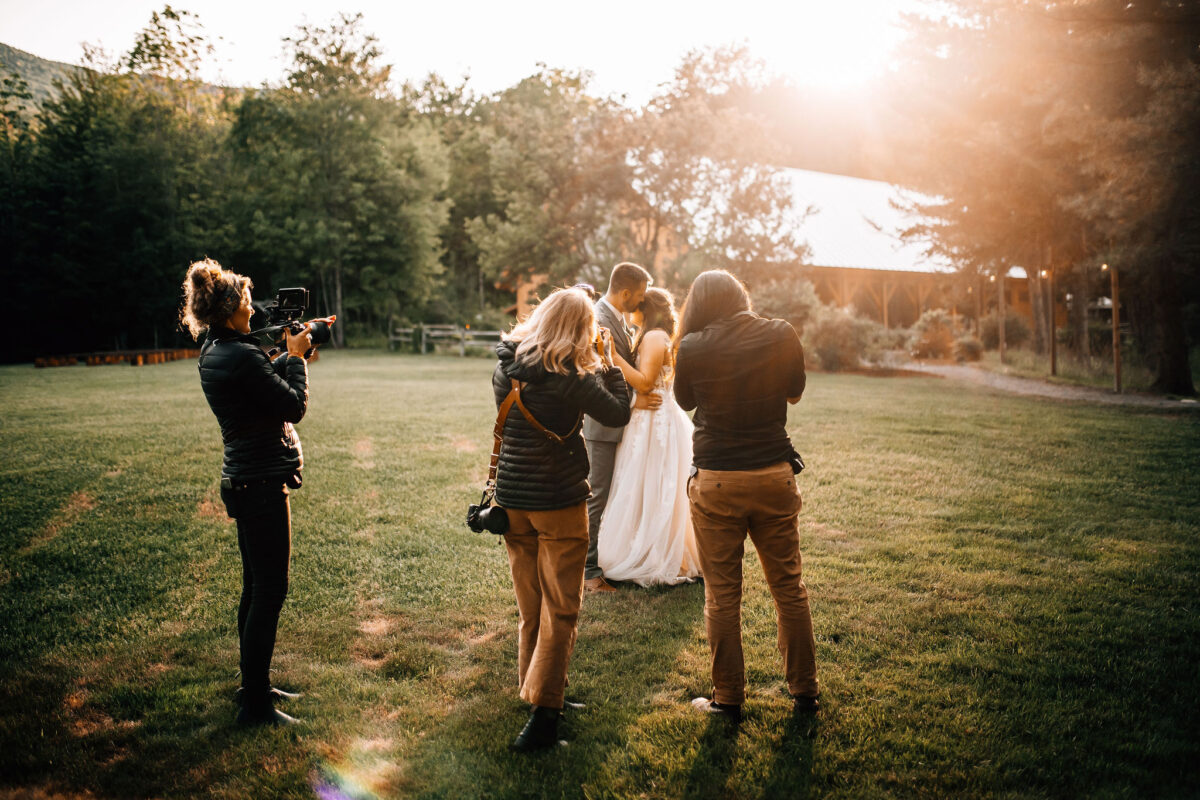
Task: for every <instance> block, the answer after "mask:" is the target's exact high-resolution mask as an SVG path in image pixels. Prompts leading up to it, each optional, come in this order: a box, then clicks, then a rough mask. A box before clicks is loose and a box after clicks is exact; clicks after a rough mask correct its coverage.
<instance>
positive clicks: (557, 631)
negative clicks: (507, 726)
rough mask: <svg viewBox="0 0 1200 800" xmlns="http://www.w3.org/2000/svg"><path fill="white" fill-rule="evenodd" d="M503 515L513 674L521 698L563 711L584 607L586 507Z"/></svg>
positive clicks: (580, 504) (586, 537) (582, 505)
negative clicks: (513, 606) (512, 595)
mask: <svg viewBox="0 0 1200 800" xmlns="http://www.w3.org/2000/svg"><path fill="white" fill-rule="evenodd" d="M506 510H507V512H508V523H509V529H508V533H506V534H505V535H504V544H505V545H506V546H507V548H508V563H509V566H510V567H511V568H512V579H513V590H514V591H515V592H516V595H517V610H518V611H519V612H520V615H521V621H520V623H519V626H518V645H517V647H518V650H517V674H518V679H519V682H520V683H519V685H520V691H521V698H522V699H523V700H525V701H526V702H529V703H532V704H533V705H535V706H543V707H545V708H562V705H563V692H564V690H565V687H566V684H567V666H568V665H569V663H570V661H571V651H572V650H574V648H575V627H576V622H577V621H578V619H579V607H580V605H581V604H582V603H583V566H584V561H585V560H586V559H587V549H588V516H587V504H586V503H579V504H577V505H573V506H570V507H568V508H560V509H556V510H554V511H520V510H517V509H511V508H510V509H506Z"/></svg>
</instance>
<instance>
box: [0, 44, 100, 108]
mask: <svg viewBox="0 0 1200 800" xmlns="http://www.w3.org/2000/svg"><path fill="white" fill-rule="evenodd" d="M77 69H81V67H77V66H72V65H71V64H64V63H63V62H61V61H50V60H49V59H45V58H40V57H38V56H35V55H34V54H33V53H26V52H25V51H24V50H18V49H17V48H15V47H10V46H9V45H6V44H4V43H3V42H0V78H2V77H5V76H7V75H8V74H9V73H16V74H17V75H20V76H21V77H22V78H24V79H25V82H26V83H28V84H29V91H30V93H32V94H33V101H32V103H31V105H32V106H33V108H31V109H30V111H33V110H36V108H38V107H40V106H41V105H42V103H44V102H46V101H47V100H49V99H50V98H51V97H53V96H54V81H55V80H66V79H67V77H68V76H70V74H71V73H72V72H73V71H74V70H77Z"/></svg>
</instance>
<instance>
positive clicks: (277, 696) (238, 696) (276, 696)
mask: <svg viewBox="0 0 1200 800" xmlns="http://www.w3.org/2000/svg"><path fill="white" fill-rule="evenodd" d="M267 692H268V693H269V694H270V695H271V700H272V701H273V702H275V703H279V702H282V701H285V700H299V699H300V698H301V697H303V696H304V695H302V694H300V692H285V691H284V690H283V689H280V688H278V687H276V686H272V687H271V688H270V689H268V690H267ZM245 696H246V687H244V686H239V687H238V690H237V691H236V692H235V693H234V695H233V702H234V703H235V704H237V705H239V706H240V705H242V703H243V702H244V698H245Z"/></svg>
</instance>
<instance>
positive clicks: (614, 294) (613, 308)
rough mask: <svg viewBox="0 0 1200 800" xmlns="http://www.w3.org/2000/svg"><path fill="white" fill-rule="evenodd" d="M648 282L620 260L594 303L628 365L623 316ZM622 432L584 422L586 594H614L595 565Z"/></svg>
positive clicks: (629, 338) (629, 342)
mask: <svg viewBox="0 0 1200 800" xmlns="http://www.w3.org/2000/svg"><path fill="white" fill-rule="evenodd" d="M650 283H651V278H650V273H649V272H647V271H646V270H645V269H644V268H643V267H640V266H638V265H637V264H634V263H631V262H629V261H623V262H621V263H620V264H617V265H616V266H615V267H613V271H612V275H611V276H610V277H609V279H608V292H607V293H606V294H605V295H604V297H601V298H600V299H599V300H597V301H596V321H597V323H598V324H599V325H600V327H601V328H606V329H607V330H608V331H609V333H610V334H611V335H612V341H613V349H614V350H615V351H616V353H617V355H619V356H620V357H621V358H623V359H625V361H626V362H628V363H630V364H634V363H636V362H637V359H636V358H635V356H634V353H633V334H632V332H631V331H630V330H629V328H628V327H627V326H626V325H625V318H624V316H622V315H623V314H628V313H630V312H631V311H633V310H634V309H636V308H637V307H638V306H639V305H641V302H642V298H644V297H645V296H646V287H647V286H649V285H650ZM647 401H648V405H647V406H646V407H647V408H656V407H658V405H659V404H661V403H662V399H661V398H659V397H658V396H657V395H652V396H651V397H648V398H647ZM624 431H625V428H624V426H622V427H616V428H614V427H609V426H606V425H603V424H601V423H600V422H599V421H598V420H596V419H593V418H592V417H590V416H589V417H587V418H586V419H585V420H584V423H583V438H584V439H586V440H587V451H588V459H589V461H590V462H591V472H590V473H589V474H588V483H590V484H591V487H592V495H591V497H590V498H588V506H587V508H588V552H587V568H586V569H585V571H584V584H583V586H584V588H585V589H586V590H587V591H589V592H612V591H616V590H615V589H613V587H612V586H610V585H609V583H608V581H606V580H604V570H602V569H600V565H599V563H597V562H598V547H599V544H598V540H597V535H598V534H599V533H600V520H601V519H602V518H603V517H604V508H605V506H606V505H607V504H608V490H609V488H610V487H611V486H612V477H613V465H614V464H615V463H616V460H617V445H618V444H620V443H621V435H622V434H623V433H624Z"/></svg>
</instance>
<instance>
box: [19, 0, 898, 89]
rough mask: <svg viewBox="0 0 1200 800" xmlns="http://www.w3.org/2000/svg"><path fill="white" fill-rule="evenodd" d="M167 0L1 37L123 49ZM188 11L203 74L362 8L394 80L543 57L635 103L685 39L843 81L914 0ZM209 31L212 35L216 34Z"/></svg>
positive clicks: (179, 1)
mask: <svg viewBox="0 0 1200 800" xmlns="http://www.w3.org/2000/svg"><path fill="white" fill-rule="evenodd" d="M164 1H165V0H158V1H157V2H154V1H153V0H105V2H97V0H86V2H85V1H84V0H0V42H4V43H5V44H9V45H12V46H13V47H17V48H20V49H21V50H26V51H28V52H31V53H33V54H35V55H38V56H42V57H43V58H50V59H54V60H56V61H65V62H67V63H78V61H79V58H80V55H81V52H82V51H81V47H80V45H81V43H83V42H89V43H91V44H99V45H101V46H103V47H104V49H105V50H107V51H108V52H109V53H110V54H112V55H117V54H120V53H123V52H125V51H126V50H128V49H129V48H130V46H131V45H132V43H133V37H134V35H135V33H136V32H137V31H138V30H140V29H141V28H142V27H144V26H145V24H146V22H147V21H148V20H149V18H150V14H151V12H152V11H155V10H161V8H162V5H163V3H164ZM172 5H173V7H174V8H176V9H177V10H188V11H191V12H193V13H195V14H197V15H198V16H199V18H200V21H201V22H202V23H203V24H204V28H205V30H206V32H207V34H208V36H209V38H210V39H211V40H213V43H214V44H215V46H216V48H217V50H216V53H215V55H214V57H213V64H212V65H211V67H210V68H209V70H208V71H207V72H206V74H205V76H204V77H205V78H206V79H208V80H210V81H220V82H223V83H227V84H233V85H242V86H257V85H259V84H261V83H262V82H263V81H272V82H278V81H279V80H280V79H281V78H282V76H283V72H284V61H283V59H282V56H281V53H282V45H281V41H280V40H281V39H282V38H283V37H284V36H286V35H288V34H290V33H291V32H292V31H293V30H294V28H295V26H296V25H297V24H299V23H301V22H304V21H307V22H309V23H313V24H322V25H323V24H325V23H328V22H329V21H330V20H332V19H333V18H334V17H335V16H336V15H337V13H338V12H339V11H346V12H350V13H353V12H359V11H361V12H362V13H363V15H364V22H365V27H366V29H367V30H368V31H370V32H372V33H374V34H375V35H376V36H378V37H379V40H380V44H381V47H382V49H383V51H384V60H385V62H386V63H390V64H392V65H393V75H394V77H395V78H396V79H398V80H405V79H412V80H420V79H421V78H423V77H424V76H425V75H426V74H428V73H429V72H431V71H436V72H439V73H441V74H442V76H443V77H445V78H447V79H448V80H454V79H457V78H460V77H461V76H462V75H464V74H466V73H469V74H470V76H471V85H472V86H474V87H475V89H476V90H477V91H480V92H491V91H495V90H498V89H503V88H505V87H507V86H511V85H512V84H514V83H516V82H517V81H519V80H520V79H521V78H523V77H525V76H527V75H529V74H531V73H533V72H534V71H535V70H536V65H537V63H538V62H543V63H545V64H547V65H549V66H552V67H562V68H567V69H574V68H583V69H587V70H590V71H591V72H593V73H594V75H595V79H594V82H593V84H592V85H593V88H594V90H595V91H597V92H599V93H601V94H613V95H622V94H623V95H626V97H627V99H628V101H629V102H630V103H633V104H640V103H642V102H644V101H645V100H646V99H648V98H649V97H650V96H651V95H652V94H653V92H654V88H655V87H656V86H657V85H659V84H661V83H664V82H666V81H669V80H670V79H671V77H672V74H673V71H674V68H675V67H676V66H677V65H678V64H679V62H680V59H681V58H682V56H683V55H684V54H685V53H686V52H687V51H688V50H691V49H695V48H699V47H706V46H713V45H725V44H734V43H741V42H745V43H746V44H748V45H749V47H750V49H751V52H752V53H753V54H754V55H756V56H757V57H759V58H761V59H763V60H764V61H766V62H767V65H768V67H769V68H770V69H771V70H772V71H774V72H778V73H780V74H782V75H785V76H788V77H790V78H792V79H793V80H795V81H796V82H797V83H800V84H803V85H811V86H815V87H820V88H824V89H832V90H839V89H842V88H846V89H849V88H852V87H854V86H856V85H859V84H861V83H863V82H865V81H866V80H869V79H870V78H871V77H872V76H873V75H875V74H878V73H879V72H881V71H883V70H884V69H885V68H886V66H887V63H888V59H889V56H890V53H891V50H892V48H893V47H894V46H895V44H896V43H897V42H898V41H899V39H900V38H901V32H900V31H899V29H898V28H897V27H896V26H895V24H894V23H895V21H896V20H897V16H898V14H899V12H900V11H902V10H912V9H914V7H917V6H919V5H920V3H919V2H918V1H917V0H776V2H769V1H764V0H725V2H720V3H716V2H708V0H696V1H695V2H655V1H654V0H642V1H641V2H637V1H636V0H608V1H607V2H598V3H589V4H581V3H571V2H569V1H568V2H563V0H557V1H556V2H549V0H516V2H508V3H501V2H494V1H493V2H479V1H478V0H470V2H454V1H453V0H449V1H448V2H442V3H438V2H437V1H436V0H424V1H423V2H411V0H395V1H394V2H385V1H384V0H354V1H353V2H351V0H343V2H328V1H327V0H293V1H292V2H280V1H279V0H266V1H265V2H256V0H241V2H234V1H233V0H173V2H172ZM217 37H221V39H220V40H218V38H217Z"/></svg>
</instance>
